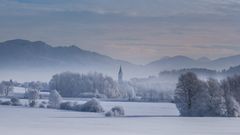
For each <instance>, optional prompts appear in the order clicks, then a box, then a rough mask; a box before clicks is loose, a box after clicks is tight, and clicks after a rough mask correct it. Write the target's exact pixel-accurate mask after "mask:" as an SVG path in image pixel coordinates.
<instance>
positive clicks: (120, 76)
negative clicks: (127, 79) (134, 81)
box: [118, 66, 123, 84]
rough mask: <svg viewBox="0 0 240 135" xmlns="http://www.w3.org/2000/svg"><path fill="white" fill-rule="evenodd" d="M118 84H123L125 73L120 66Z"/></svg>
mask: <svg viewBox="0 0 240 135" xmlns="http://www.w3.org/2000/svg"><path fill="white" fill-rule="evenodd" d="M118 83H119V84H120V83H123V72H122V66H120V69H119V72H118Z"/></svg>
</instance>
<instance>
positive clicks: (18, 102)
mask: <svg viewBox="0 0 240 135" xmlns="http://www.w3.org/2000/svg"><path fill="white" fill-rule="evenodd" d="M11 103H12V105H13V106H21V103H20V100H19V99H18V98H15V97H13V98H11Z"/></svg>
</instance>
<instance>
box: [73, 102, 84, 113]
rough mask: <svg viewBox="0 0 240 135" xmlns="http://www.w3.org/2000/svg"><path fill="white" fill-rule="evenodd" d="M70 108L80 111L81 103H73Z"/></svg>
mask: <svg viewBox="0 0 240 135" xmlns="http://www.w3.org/2000/svg"><path fill="white" fill-rule="evenodd" d="M72 110H74V111H79V112H81V111H82V105H80V104H74V105H73V107H72Z"/></svg>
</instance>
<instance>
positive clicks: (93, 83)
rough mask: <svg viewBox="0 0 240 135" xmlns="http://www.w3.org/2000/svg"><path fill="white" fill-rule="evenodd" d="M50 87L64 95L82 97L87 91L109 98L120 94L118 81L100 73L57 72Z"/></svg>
mask: <svg viewBox="0 0 240 135" xmlns="http://www.w3.org/2000/svg"><path fill="white" fill-rule="evenodd" d="M49 87H50V89H56V90H57V91H58V92H59V93H60V94H61V95H62V96H63V97H81V96H82V95H84V94H85V95H86V93H95V94H97V95H100V94H103V95H105V96H107V97H108V98H113V97H118V96H120V94H121V93H120V92H119V90H118V88H117V83H116V82H115V81H114V80H113V79H112V78H111V77H108V76H103V75H102V74H100V73H89V74H87V75H83V74H78V73H70V72H65V73H61V74H56V75H54V76H53V77H52V79H51V80H50V82H49Z"/></svg>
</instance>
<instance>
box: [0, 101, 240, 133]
mask: <svg viewBox="0 0 240 135" xmlns="http://www.w3.org/2000/svg"><path fill="white" fill-rule="evenodd" d="M102 105H103V106H104V108H105V110H108V109H109V108H110V107H112V106H115V105H121V106H124V108H125V111H126V115H127V116H126V117H122V118H106V117H104V114H99V113H82V112H72V111H62V110H52V109H39V108H25V107H12V106H0V134H1V135H239V134H240V128H239V125H240V119H238V118H188V117H178V111H177V110H176V108H175V105H174V104H168V103H127V102H102Z"/></svg>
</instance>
